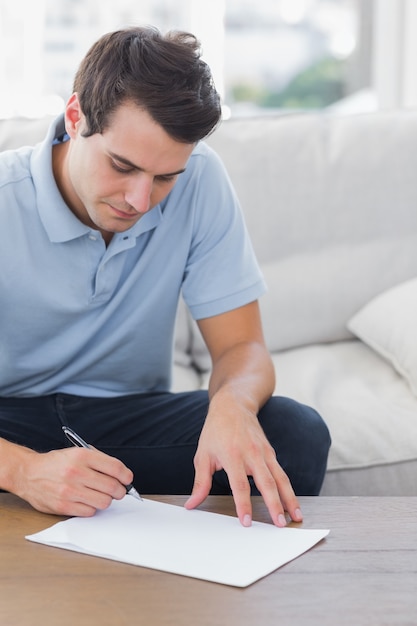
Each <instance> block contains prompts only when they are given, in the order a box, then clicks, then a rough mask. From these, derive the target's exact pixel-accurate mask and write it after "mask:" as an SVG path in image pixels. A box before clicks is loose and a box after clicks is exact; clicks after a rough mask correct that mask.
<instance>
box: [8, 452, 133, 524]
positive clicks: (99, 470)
mask: <svg viewBox="0 0 417 626" xmlns="http://www.w3.org/2000/svg"><path fill="white" fill-rule="evenodd" d="M1 452H2V454H1V455H0V456H1V457H2V464H3V463H5V465H3V470H2V471H1V474H2V475H3V476H2V478H3V480H2V483H1V486H2V487H3V488H4V489H6V490H8V491H10V492H12V493H14V494H16V495H17V496H19V497H21V498H23V499H24V500H27V502H29V503H30V504H31V505H32V506H33V507H34V508H35V509H37V510H38V511H41V512H43V513H54V514H58V515H74V516H79V517H89V516H92V515H94V513H95V512H96V510H98V509H106V508H107V507H109V506H110V504H111V502H112V500H113V499H116V500H121V499H122V498H123V497H124V496H125V495H126V487H125V485H128V484H130V483H131V482H132V480H133V474H132V472H131V470H129V469H128V468H127V467H126V466H125V465H124V464H123V463H122V462H121V461H120V460H119V459H116V458H114V457H112V456H109V455H107V454H104V453H103V452H100V451H99V450H95V449H94V448H92V449H84V448H65V449H62V450H53V451H51V452H45V453H39V452H35V451H33V450H30V449H29V448H24V447H22V446H18V445H16V444H12V443H10V442H7V441H5V440H1ZM8 460H9V461H10V463H8V462H7V461H8ZM5 468H6V472H5V471H4V470H5ZM5 477H6V479H7V480H5Z"/></svg>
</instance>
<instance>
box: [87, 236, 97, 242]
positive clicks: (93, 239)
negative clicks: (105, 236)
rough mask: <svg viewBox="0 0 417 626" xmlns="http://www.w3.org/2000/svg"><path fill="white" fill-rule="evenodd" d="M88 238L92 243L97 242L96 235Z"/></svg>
mask: <svg viewBox="0 0 417 626" xmlns="http://www.w3.org/2000/svg"><path fill="white" fill-rule="evenodd" d="M88 238H89V239H91V241H97V237H96V236H95V235H88Z"/></svg>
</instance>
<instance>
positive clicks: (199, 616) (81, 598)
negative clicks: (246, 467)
mask: <svg viewBox="0 0 417 626" xmlns="http://www.w3.org/2000/svg"><path fill="white" fill-rule="evenodd" d="M156 499H158V500H163V501H164V502H169V503H171V504H182V503H183V502H184V501H185V497H182V496H170V497H168V496H166V497H161V496H158V498H156ZM301 504H302V508H303V512H304V518H305V520H304V522H303V524H298V526H304V527H305V528H329V529H330V531H331V532H330V534H329V536H328V537H327V538H326V539H325V540H324V541H322V542H321V543H319V544H317V545H316V546H315V547H314V548H312V550H310V551H309V552H307V553H306V554H304V555H302V556H301V557H299V558H298V559H296V560H294V561H292V562H290V563H288V564H286V565H284V566H283V567H282V568H280V569H278V570H277V571H275V572H274V573H272V574H270V575H269V576H267V577H266V578H264V579H262V580H260V581H258V582H256V583H255V584H253V585H251V586H250V587H247V588H245V589H238V588H234V587H226V586H223V585H218V584H215V583H209V582H205V581H201V580H195V579H191V578H186V577H183V576H176V575H173V574H167V573H164V572H159V571H154V570H149V569H145V568H141V567H135V566H133V565H127V564H123V563H117V562H114V561H107V560H105V559H100V558H95V557H91V556H87V555H83V554H78V553H75V552H69V551H66V550H59V549H57V548H51V547H48V546H44V545H39V544H35V543H32V542H29V541H26V540H25V539H24V536H25V535H26V534H30V533H34V532H37V531H39V530H41V529H43V528H46V527H47V526H50V525H52V524H53V523H55V522H56V521H58V520H59V519H64V518H57V517H54V516H50V515H44V514H41V513H38V512H36V511H34V510H33V509H32V508H31V507H30V506H29V505H28V504H26V503H25V502H22V501H21V500H19V499H18V498H16V497H15V496H12V495H10V494H0V624H1V626H14V625H16V626H66V625H71V626H95V625H97V626H125V625H126V626H127V625H129V626H137V625H139V626H140V625H142V624H143V625H146V626H165V625H168V624H169V625H173V626H183V625H184V626H185V625H187V626H205V625H207V626H208V625H210V626H223V625H224V626H234V625H236V626H245V625H250V626H269V625H272V624H273V625H274V626H288V625H291V626H303V625H304V624H306V625H308V626H314V625H316V624H320V626H326V625H327V624H329V625H330V624H332V625H334V626H343V625H344V624H346V625H347V624H348V625H349V626H362V625H369V626H386V625H391V624H392V625H393V626H394V625H395V626H403V625H410V626H415V625H416V624H417V498H414V497H409V498H364V497H361V498H336V497H334V498H324V497H323V498H322V497H319V498H317V497H316V498H301ZM253 506H254V519H256V520H258V521H263V522H268V521H269V518H268V513H267V511H266V508H265V505H264V504H263V502H262V500H261V498H254V499H253ZM201 508H204V509H205V510H209V511H214V512H218V513H224V514H230V515H233V514H234V507H233V501H232V499H231V498H229V497H226V496H220V497H218V496H216V497H214V496H213V497H210V498H208V499H207V501H206V502H205V504H204V505H203V506H202V507H201Z"/></svg>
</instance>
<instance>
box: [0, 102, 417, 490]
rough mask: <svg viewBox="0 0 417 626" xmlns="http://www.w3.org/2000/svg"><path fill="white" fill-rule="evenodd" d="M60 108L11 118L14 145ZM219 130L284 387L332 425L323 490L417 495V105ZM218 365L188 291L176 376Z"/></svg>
mask: <svg viewBox="0 0 417 626" xmlns="http://www.w3.org/2000/svg"><path fill="white" fill-rule="evenodd" d="M47 121H48V120H40V121H33V122H30V121H22V120H8V121H0V150H2V149H5V148H8V147H14V146H19V145H23V144H24V143H33V142H34V141H37V140H38V139H40V138H41V137H42V136H43V132H44V130H45V127H46V124H47ZM208 142H209V143H210V144H211V145H212V146H213V147H214V148H215V149H216V150H217V151H218V152H219V154H220V155H221V156H222V158H223V160H224V162H225V164H226V167H227V169H228V171H229V174H230V177H231V179H232V181H233V183H234V185H235V188H236V190H237V192H238V195H239V197H240V200H241V203H242V207H243V210H244V213H245V218H246V222H247V225H248V228H249V231H250V233H251V236H252V241H253V243H254V247H255V250H256V252H257V255H258V258H259V261H260V263H261V266H262V269H263V272H264V275H265V278H266V280H267V283H268V285H269V291H268V293H267V295H265V296H264V297H263V298H262V300H261V309H262V314H263V320H264V327H265V335H266V339H267V343H268V346H269V349H270V351H271V353H272V355H273V360H274V364H275V367H276V372H277V386H276V393H277V394H283V395H289V396H292V397H294V398H296V399H297V400H300V401H301V402H305V403H306V404H309V405H311V406H313V407H315V408H316V409H317V410H318V411H319V412H320V413H321V414H322V416H323V417H324V419H325V420H326V422H327V424H328V426H329V428H330V431H331V435H332V441H333V443H332V448H331V451H330V456H329V464H328V471H327V474H326V478H325V482H324V486H323V490H322V494H323V495H417V329H416V326H417V323H416V320H417V174H416V172H417V111H413V110H410V111H392V112H380V113H372V114H361V115H353V116H338V115H336V114H331V113H305V114H304V113H297V114H289V115H283V116H278V117H265V118H259V119H254V118H252V119H245V120H243V119H241V120H240V119H239V120H231V121H227V122H224V123H223V124H222V125H221V127H220V128H219V129H218V130H217V131H216V132H215V133H214V135H213V136H212V137H211V138H210V139H209V141H208ZM209 371H210V359H209V357H208V354H207V351H206V349H205V347H204V344H203V342H202V340H201V336H200V334H199V331H198V328H197V326H196V324H195V322H193V321H192V320H191V319H190V317H189V315H188V312H187V311H186V309H185V306H184V305H183V303H181V305H180V309H179V316H178V321H177V334H176V349H175V364H174V376H173V389H174V390H184V389H193V388H199V387H205V386H206V385H207V381H208V377H209Z"/></svg>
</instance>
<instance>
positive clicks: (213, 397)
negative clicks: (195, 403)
mask: <svg viewBox="0 0 417 626" xmlns="http://www.w3.org/2000/svg"><path fill="white" fill-rule="evenodd" d="M274 388H275V371H274V366H273V363H272V360H271V357H270V355H269V353H268V351H267V350H266V349H265V347H264V346H263V345H262V344H259V343H258V342H244V343H240V344H237V345H235V346H233V347H232V348H230V349H229V350H227V351H226V352H224V353H223V354H222V355H221V356H220V357H219V358H218V360H217V362H216V363H214V364H213V371H212V374H211V377H210V383H209V397H210V401H211V402H213V401H215V402H216V403H217V400H219V401H220V402H222V401H225V400H226V399H228V400H229V401H234V402H236V403H237V404H239V405H241V406H245V407H246V408H247V409H248V410H251V411H252V412H253V413H255V414H257V413H258V411H259V409H260V408H261V407H262V406H263V405H264V404H265V402H266V401H267V400H268V399H269V398H270V397H271V395H272V393H273V391H274Z"/></svg>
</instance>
